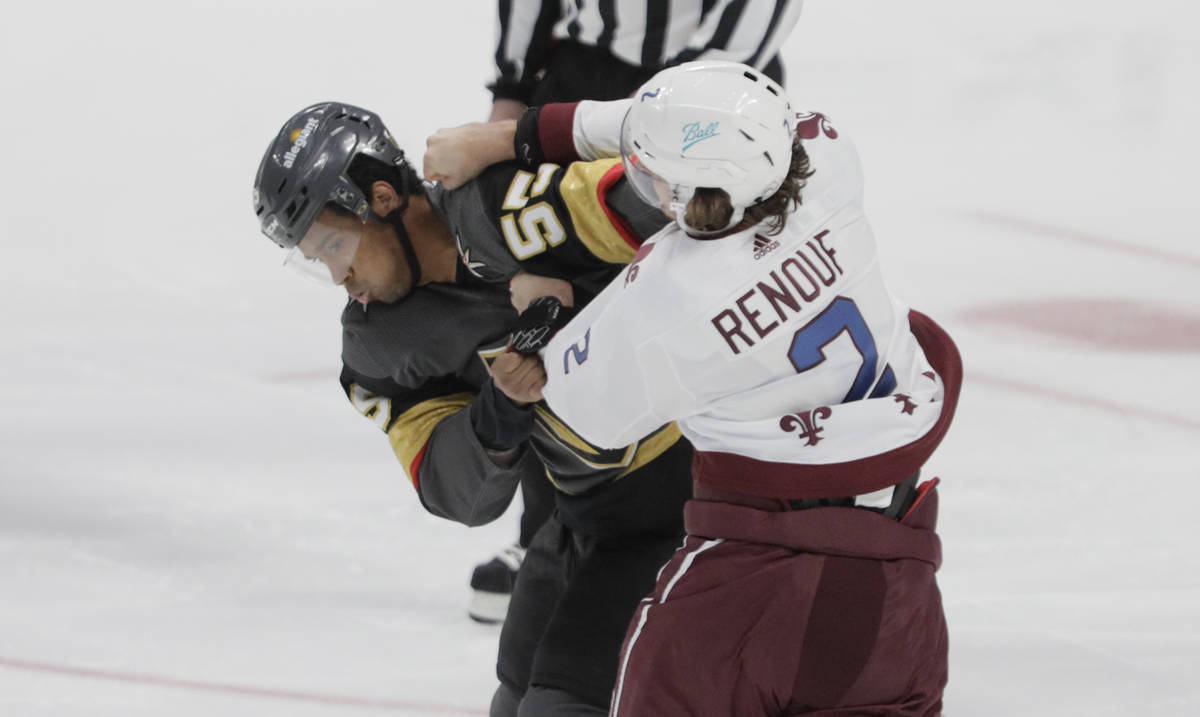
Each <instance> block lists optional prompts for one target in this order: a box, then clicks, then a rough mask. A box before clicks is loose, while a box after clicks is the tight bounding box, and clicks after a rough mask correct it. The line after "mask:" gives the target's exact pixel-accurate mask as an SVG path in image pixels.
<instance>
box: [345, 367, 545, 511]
mask: <svg viewBox="0 0 1200 717" xmlns="http://www.w3.org/2000/svg"><path fill="white" fill-rule="evenodd" d="M341 383H342V387H343V389H344V390H345V392H346V396H347V398H349V400H350V402H351V404H353V405H354V407H355V408H356V409H357V410H358V411H359V412H360V413H361V414H362V415H363V416H364V417H365V418H367V419H368V420H370V421H371V422H372V423H374V424H375V425H376V426H377V427H378V428H380V429H381V430H383V431H384V433H386V434H387V437H388V442H389V443H390V444H391V447H392V452H393V453H394V454H395V455H396V458H397V459H398V460H399V461H400V465H401V466H402V467H403V469H404V472H405V474H406V475H407V476H408V478H409V480H410V481H411V482H412V484H413V487H414V488H415V489H416V491H417V495H418V496H419V498H420V500H421V504H422V505H423V506H424V507H425V509H426V510H428V511H429V512H430V513H432V514H434V515H437V516H439V517H443V518H448V519H450V520H454V521H456V522H459V523H463V524H464V525H468V526H474V525H482V524H484V523H488V522H490V521H492V520H495V519H496V518H498V517H499V516H500V515H502V514H503V513H504V511H505V510H506V509H507V507H508V504H509V503H510V502H511V501H512V497H513V495H514V494H515V493H516V489H517V486H518V484H519V482H520V481H521V480H522V479H524V478H532V479H535V480H541V479H542V476H543V475H544V469H543V468H542V466H541V463H540V462H539V461H538V459H537V457H536V456H535V455H534V454H533V452H532V451H530V450H528V449H527V447H526V446H525V445H524V442H522V443H521V444H520V445H517V446H515V447H513V448H508V449H495V448H489V447H487V446H485V445H484V444H483V443H482V442H481V440H480V438H479V436H478V435H477V434H476V431H475V428H474V426H473V423H472V420H471V411H470V407H471V406H472V405H473V403H474V402H476V401H477V400H478V394H477V393H476V392H475V391H474V390H473V389H471V388H470V387H469V386H468V385H466V384H465V383H464V382H462V381H461V380H458V379H455V378H445V379H435V380H432V381H429V382H427V383H425V384H424V385H422V386H420V387H418V388H416V389H406V388H404V387H402V386H400V385H399V384H398V383H396V382H394V381H391V380H387V379H372V378H368V377H366V376H362V375H359V374H356V373H355V372H354V371H353V370H351V369H350V368H349V367H343V370H342V376H341Z"/></svg>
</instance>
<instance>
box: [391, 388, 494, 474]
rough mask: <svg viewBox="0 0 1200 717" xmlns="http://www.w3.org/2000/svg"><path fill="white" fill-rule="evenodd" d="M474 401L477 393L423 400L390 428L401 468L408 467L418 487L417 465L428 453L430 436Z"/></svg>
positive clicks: (408, 472) (405, 468)
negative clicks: (423, 454) (445, 420)
mask: <svg viewBox="0 0 1200 717" xmlns="http://www.w3.org/2000/svg"><path fill="white" fill-rule="evenodd" d="M474 399H475V394H473V393H454V394H451V395H449V396H440V397H438V398H431V399H429V400H428V401H422V402H421V403H418V404H417V405H415V406H413V407H412V408H410V409H408V410H407V411H405V412H404V413H402V414H400V417H399V418H397V419H396V421H395V423H393V424H392V427H391V428H389V429H388V432H387V433H388V442H389V443H391V444H392V452H393V453H395V454H396V457H397V458H399V459H400V465H402V466H404V471H405V472H406V473H407V474H408V479H409V480H410V481H412V484H413V485H414V486H416V485H417V475H416V471H417V468H418V466H416V465H413V463H414V462H415V461H416V460H417V456H419V455H421V452H422V451H424V450H425V445H426V444H427V443H429V437H430V436H431V435H433V429H434V428H436V427H437V424H438V423H439V422H440V421H442V420H443V419H445V418H448V417H449V416H450V415H451V414H454V413H456V412H458V411H461V410H462V409H464V408H466V407H467V406H468V405H470V403H471V401H473V400H474Z"/></svg>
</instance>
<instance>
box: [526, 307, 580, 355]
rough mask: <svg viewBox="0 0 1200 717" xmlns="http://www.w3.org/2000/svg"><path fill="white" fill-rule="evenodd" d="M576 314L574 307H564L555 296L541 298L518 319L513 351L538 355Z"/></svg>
mask: <svg viewBox="0 0 1200 717" xmlns="http://www.w3.org/2000/svg"><path fill="white" fill-rule="evenodd" d="M576 313H577V312H576V310H575V309H574V307H571V306H563V305H562V302H560V301H559V300H558V299H556V298H554V297H553V296H539V297H538V298H536V299H534V300H533V301H531V302H529V306H528V307H526V309H525V311H524V313H522V314H521V315H520V316H518V317H517V323H516V326H515V327H513V335H512V350H513V351H516V352H517V353H519V354H536V353H537V352H538V350H540V349H542V348H544V347H545V346H546V344H548V343H550V339H552V338H553V337H554V334H556V333H558V330H559V329H561V328H562V327H564V326H566V325H567V322H568V321H570V320H571V317H573V316H574V315H575V314H576Z"/></svg>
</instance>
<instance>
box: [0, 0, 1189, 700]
mask: <svg viewBox="0 0 1200 717" xmlns="http://www.w3.org/2000/svg"><path fill="white" fill-rule="evenodd" d="M492 7H493V3H492V2H491V0H439V1H438V2H432V3H427V2H411V1H410V2H399V1H392V2H383V1H378V2H368V1H366V0H341V1H340V2H337V3H331V2H316V1H314V0H289V1H288V2H282V1H280V0H255V1H253V2H233V1H232V0H227V1H219V0H209V1H207V2H200V1H191V2H130V1H129V0H116V1H114V2H105V3H85V2H42V3H20V4H8V5H6V6H5V10H4V13H3V19H2V20H0V55H2V58H3V63H2V65H0V83H2V84H0V142H2V143H3V150H2V152H0V208H2V213H0V216H2V219H3V224H2V225H0V229H2V237H0V249H2V252H0V306H2V307H3V308H2V309H0V348H2V351H0V715H3V716H4V717H9V716H13V717H26V716H28V715H54V716H55V717H58V716H63V717H77V716H84V715H104V716H108V715H121V716H129V715H173V716H177V717H191V716H193V715H212V714H233V715H256V716H259V717H270V716H274V715H299V716H309V715H312V716H318V715H321V716H324V715H353V714H364V715H365V714H371V713H380V714H387V713H392V714H397V715H412V716H416V715H483V714H485V712H486V705H487V702H488V698H489V696H490V694H491V692H492V689H493V687H494V685H495V678H494V673H493V663H494V653H495V646H496V639H497V635H498V630H497V629H496V628H494V627H486V626H481V625H478V624H475V623H472V622H471V621H469V620H468V619H467V617H466V614H465V605H466V599H467V577H468V575H469V573H470V569H471V567H472V565H473V564H475V563H476V562H478V561H480V560H483V559H485V558H487V557H488V556H489V554H490V553H492V552H494V551H495V550H496V549H498V548H499V547H501V546H502V545H503V544H505V543H507V542H508V541H510V540H511V539H512V538H513V536H514V535H515V515H516V513H515V510H514V511H510V513H509V514H508V515H507V516H506V517H505V518H504V519H503V520H501V521H499V522H497V523H495V524H493V525H490V526H487V527H484V528H480V529H474V530H469V529H467V528H464V527H461V526H457V525H454V524H451V523H448V522H445V521H441V520H438V519H435V518H433V517H432V516H429V515H426V514H425V513H424V512H423V511H422V509H421V507H420V505H419V503H418V501H417V499H416V497H415V495H414V494H413V491H412V488H411V487H410V486H409V484H408V482H407V481H406V480H405V478H404V476H403V474H402V472H401V470H400V469H399V466H398V464H397V463H396V461H395V459H394V458H393V456H392V454H391V451H390V449H389V447H388V445H387V441H386V440H385V438H384V436H383V435H382V434H381V433H380V432H379V431H378V429H376V428H375V427H374V426H373V425H371V424H370V423H369V422H367V421H365V420H364V419H363V418H362V417H361V416H359V415H358V414H357V413H356V412H355V411H354V410H353V409H352V408H351V407H350V405H349V404H348V403H347V402H346V400H345V398H344V396H343V395H342V392H341V389H340V387H339V386H338V383H337V372H338V369H339V358H338V355H339V329H338V325H337V318H338V314H339V311H340V308H341V306H342V303H343V301H344V298H343V297H344V295H343V294H342V293H340V292H338V291H334V290H323V289H321V288H320V287H318V286H316V285H310V284H308V283H306V282H305V281H304V280H303V279H301V278H299V277H297V276H295V275H293V274H292V273H291V272H289V271H287V270H285V269H284V268H283V267H282V266H281V261H282V258H283V257H282V253H281V252H280V251H279V250H278V249H276V248H275V247H274V246H273V245H271V243H270V242H269V241H268V240H266V239H265V238H264V237H263V236H262V235H260V234H259V233H258V229H257V226H256V223H255V220H254V217H253V213H252V211H251V208H250V186H251V182H252V179H253V174H254V170H255V168H256V166H257V163H258V161H259V157H260V155H261V153H262V151H263V149H264V148H265V146H266V145H267V143H268V141H269V140H270V139H271V137H272V136H273V135H274V133H275V132H276V131H277V129H278V127H279V126H280V125H281V124H282V122H283V121H284V120H285V119H286V118H287V117H288V116H289V115H290V114H291V113H293V112H294V111H296V110H298V109H299V108H300V107H303V106H305V105H307V104H310V103H312V102H316V101H320V100H326V99H340V100H344V101H350V102H354V103H357V104H360V105H364V106H366V107H369V108H373V109H375V110H376V111H377V112H379V113H380V114H381V115H382V116H383V117H384V118H385V119H386V120H387V122H388V123H389V126H390V128H391V130H392V132H393V134H394V135H395V136H396V137H397V139H398V140H399V142H400V143H401V144H402V146H404V147H406V148H407V149H408V150H409V152H410V154H411V155H412V156H413V157H414V158H419V157H420V154H421V152H422V149H423V147H424V138H425V137H426V136H427V135H428V134H429V133H430V132H432V131H433V130H434V129H436V128H437V127H439V126H444V125H450V124H459V123H463V122H467V121H474V120H479V119H482V118H483V117H484V116H485V115H486V112H487V106H488V100H489V97H488V95H487V93H486V91H485V89H484V84H485V83H486V82H487V81H488V79H490V74H491V56H492V52H493V47H492V42H493V31H494V30H493V19H492V12H493V11H492ZM1198 21H1200V11H1198V10H1197V9H1196V5H1195V4H1194V3H1191V2H1183V1H1182V0H1178V1H1172V0H1145V1H1143V2H1139V3H1128V2H1115V1H1114V0H1096V1H1093V2H1085V1H1083V0H1057V1H1055V2H1048V1H1047V0H1010V1H1009V2H1004V3H977V2H976V3H963V2H951V1H950V0H915V1H913V2H904V3H891V2H883V1H882V0H877V1H875V2H869V1H867V0H809V2H808V3H807V4H806V7H805V9H804V13H803V15H802V16H801V19H800V23H799V25H798V27H797V30H796V31H795V33H794V34H793V36H792V37H791V39H790V40H789V42H788V43H787V45H786V46H785V50H784V55H785V59H786V61H787V65H788V68H789V81H788V86H789V90H790V93H791V95H792V96H793V98H794V99H795V101H796V104H798V105H800V106H802V107H805V108H810V109H815V110H820V111H822V112H825V113H826V114H828V115H829V116H831V117H832V118H833V120H834V121H835V123H836V125H837V127H838V129H839V130H841V131H843V132H846V133H847V134H849V135H851V136H853V137H854V138H855V139H856V141H857V143H858V145H859V149H860V152H861V154H862V157H863V161H864V165H865V170H866V176H867V202H868V211H869V212H870V214H871V216H872V219H873V223H874V226H875V229H876V233H877V236H878V239H879V243H880V246H881V252H882V261H883V262H884V267H885V271H886V273H887V276H888V277H889V279H890V281H891V283H892V285H893V286H894V288H895V289H896V291H897V292H898V293H899V294H900V295H901V296H902V297H903V298H904V299H905V300H907V301H908V302H909V303H910V304H912V305H913V306H915V307H917V308H919V309H921V310H922V311H925V312H926V313H929V314H930V315H932V316H934V317H935V318H936V319H938V320H939V321H940V322H941V323H942V324H943V325H944V326H946V327H947V328H948V329H949V330H950V331H951V333H952V334H953V335H954V336H955V337H956V339H957V341H958V342H959V345H960V348H961V349H962V352H963V356H964V361H965V365H966V384H965V388H964V391H963V396H962V403H961V407H960V409H959V414H958V418H957V421H956V424H955V425H954V427H953V428H952V430H951V432H950V434H949V437H948V439H947V441H946V443H945V444H944V446H943V447H942V448H941V449H940V451H939V452H938V453H937V454H936V456H935V457H934V459H933V461H932V462H931V464H930V465H929V466H928V469H927V471H926V475H930V476H932V475H939V476H941V477H942V478H943V484H942V485H943V489H942V518H941V533H942V537H943V541H944V545H945V563H944V566H943V568H942V570H941V572H940V574H939V575H940V581H941V586H942V589H943V593H944V596H945V602H946V610H947V614H948V619H949V624H950V630H951V678H950V687H949V690H948V693H947V696H946V712H947V714H948V715H955V716H958V715H1008V714H1014V713H1020V714H1025V715H1047V716H1048V715H1055V716H1060V715H1128V714H1140V715H1150V714H1153V715H1195V714H1200V674H1198V668H1200V620H1198V618H1200V579H1198V578H1197V573H1198V570H1200V559H1198V557H1197V546H1198V545H1200V528H1198V527H1197V513H1198V511H1200V496H1198V492H1197V488H1196V483H1197V479H1198V478H1200V467H1198V464H1200V448H1198V446H1200V328H1198V327H1200V247H1198V246H1197V239H1198V238H1200V237H1198V236H1197V230H1196V224H1195V222H1196V215H1197V211H1196V210H1197V209H1198V208H1200V200H1198V199H1197V196H1198V194H1200V180H1198V179H1197V172H1198V167H1200V151H1198V148H1200V141H1198V140H1197V138H1196V137H1197V133H1198V132H1200V90H1197V88H1198V87H1200V62H1198V54H1200V51H1198V49H1197V48H1198V46H1200V42H1198V41H1197V39H1196V38H1197V32H1198V31H1197V22H1198Z"/></svg>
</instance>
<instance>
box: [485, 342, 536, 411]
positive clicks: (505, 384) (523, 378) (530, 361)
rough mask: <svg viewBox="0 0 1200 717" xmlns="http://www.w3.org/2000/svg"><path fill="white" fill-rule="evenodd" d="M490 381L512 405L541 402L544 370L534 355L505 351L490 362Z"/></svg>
mask: <svg viewBox="0 0 1200 717" xmlns="http://www.w3.org/2000/svg"><path fill="white" fill-rule="evenodd" d="M492 381H494V382H495V384H496V388H498V389H500V391H501V392H502V393H503V394H504V395H505V396H508V397H509V398H511V399H512V400H513V402H514V403H517V404H520V405H525V404H527V403H536V402H537V401H540V400H542V388H543V387H544V386H545V385H546V369H545V368H544V367H543V366H542V360H541V359H540V358H538V357H537V356H536V355H529V356H527V355H523V354H519V353H516V352H514V351H505V352H504V353H502V354H500V355H499V356H497V357H496V360H495V361H493V362H492Z"/></svg>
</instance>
